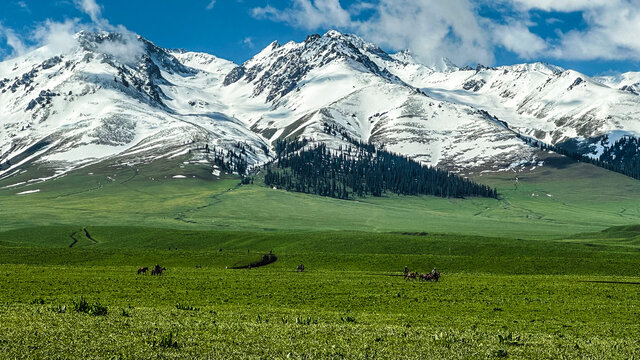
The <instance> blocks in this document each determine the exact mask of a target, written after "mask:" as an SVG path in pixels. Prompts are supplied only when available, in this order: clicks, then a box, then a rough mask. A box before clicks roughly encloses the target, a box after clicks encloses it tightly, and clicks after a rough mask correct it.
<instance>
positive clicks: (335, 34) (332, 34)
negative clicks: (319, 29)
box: [324, 30, 343, 37]
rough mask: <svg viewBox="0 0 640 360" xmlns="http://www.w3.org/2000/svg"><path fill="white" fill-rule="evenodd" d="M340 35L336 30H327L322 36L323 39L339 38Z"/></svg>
mask: <svg viewBox="0 0 640 360" xmlns="http://www.w3.org/2000/svg"><path fill="white" fill-rule="evenodd" d="M342 35H343V34H342V33H341V32H340V31H338V30H329V31H327V32H326V33H325V34H324V36H325V37H339V36H342Z"/></svg>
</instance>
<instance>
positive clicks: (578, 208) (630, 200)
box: [0, 158, 640, 239]
mask: <svg viewBox="0 0 640 360" xmlns="http://www.w3.org/2000/svg"><path fill="white" fill-rule="evenodd" d="M547 162H548V165H547V166H545V167H542V168H538V169H535V170H534V171H532V172H526V173H520V174H516V173H513V172H502V173H497V174H496V173H492V174H483V175H477V176H474V179H475V180H477V181H479V182H483V183H486V184H490V185H492V186H496V187H497V188H498V191H499V193H500V194H501V199H499V200H494V199H481V198H470V199H443V198H435V197H406V196H397V195H393V194H389V195H388V196H385V197H382V198H371V197H369V198H363V199H359V200H355V201H344V200H337V199H332V198H324V197H318V196H314V195H307V194H299V193H290V192H286V191H282V190H273V189H270V188H267V187H264V186H260V185H257V184H256V185H245V186H238V179H237V178H233V177H231V178H223V179H212V176H211V175H210V174H209V172H208V171H205V170H203V169H202V168H198V167H194V166H188V165H187V166H185V167H184V168H180V167H179V166H178V165H171V164H169V163H163V162H156V163H154V164H152V165H151V166H146V167H142V168H138V167H131V166H113V167H112V166H108V167H105V166H101V167H99V168H92V167H89V168H85V169H83V170H82V171H78V172H76V173H72V174H70V175H67V176H65V177H62V178H60V179H57V180H53V181H48V182H45V183H39V184H32V185H27V186H16V187H9V188H6V186H11V185H13V184H16V183H19V182H21V181H23V179H20V178H19V177H18V178H10V179H6V180H3V181H0V199H1V203H0V226H2V229H0V231H3V230H11V229H15V228H23V227H32V226H40V225H80V226H105V225H131V226H145V227H161V228H189V229H201V230H234V231H236V230H244V231H254V232H255V231H275V230H287V231H338V230H358V231H366V232H388V231H417V232H421V231H427V232H437V233H456V234H470V235H482V236H500V237H513V238H527V239H533V238H547V239H549V238H558V237H562V236H569V235H573V234H576V233H585V232H593V231H598V230H602V229H605V228H608V227H612V226H617V225H629V224H637V223H639V222H640V201H639V200H640V182H638V181H637V180H633V179H631V178H628V177H625V176H623V175H619V174H615V173H612V172H609V171H605V170H603V169H600V168H596V167H594V166H591V165H587V164H580V163H572V162H569V161H567V160H563V159H562V158H550V159H548V160H547ZM29 171H31V172H34V171H37V169H30V170H29ZM89 173H91V174H93V175H88V174H89ZM29 174H30V173H29V172H27V173H26V174H23V175H22V176H25V177H26V176H27V175H29ZM167 174H168V175H167ZM171 174H176V175H177V174H180V175H185V176H187V177H188V178H186V179H173V178H172V175H171ZM29 176H31V177H38V176H37V175H35V176H34V174H33V173H31V174H30V175H29ZM515 176H518V177H519V184H518V187H517V189H516V188H515V185H514V178H515ZM258 182H259V181H256V183H258ZM36 189H39V190H40V192H39V193H35V194H27V195H16V194H17V193H20V192H24V191H29V190H36Z"/></svg>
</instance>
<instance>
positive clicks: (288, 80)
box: [225, 31, 535, 169]
mask: <svg viewBox="0 0 640 360" xmlns="http://www.w3.org/2000/svg"><path fill="white" fill-rule="evenodd" d="M407 60H408V58H407V57H406V56H405V59H404V60H403V61H402V62H401V61H399V60H396V59H394V58H393V57H391V56H390V55H388V54H386V53H385V52H384V51H382V50H381V49H379V48H378V47H376V46H374V45H372V44H368V43H366V42H364V41H363V40H362V39H360V38H358V37H356V36H353V35H342V34H340V33H338V32H335V31H330V32H328V33H327V34H325V35H324V36H319V35H313V36H309V37H308V38H307V39H306V40H305V41H304V42H302V43H288V44H286V45H283V46H280V45H279V44H277V43H273V44H271V45H270V46H269V47H267V48H266V49H264V50H263V51H262V52H260V53H259V54H258V55H256V56H255V57H254V58H252V59H251V60H249V61H247V62H246V63H245V64H243V65H242V66H240V67H238V68H236V69H234V70H233V71H232V72H231V73H230V74H229V75H228V76H227V78H226V79H225V87H226V89H227V91H228V92H230V93H244V95H249V94H250V96H251V97H252V98H253V101H254V102H255V104H256V105H254V106H255V107H256V108H258V107H259V105H258V104H260V103H264V104H271V109H270V111H264V110H266V109H262V111H259V112H256V111H244V112H243V113H242V114H241V115H237V116H238V117H239V118H241V119H242V120H243V121H245V122H246V123H247V124H248V125H249V126H251V129H252V130H254V131H256V132H258V133H260V134H261V135H263V136H264V137H265V138H267V139H270V140H272V141H273V140H275V139H278V138H285V137H299V136H303V137H306V138H309V139H313V140H315V141H322V142H325V143H328V144H329V145H330V146H332V147H333V148H336V149H337V148H339V147H340V146H346V145H348V143H347V142H346V139H347V138H349V139H353V140H357V141H364V142H372V143H376V144H378V145H385V146H386V148H387V149H388V150H391V151H395V152H398V153H401V154H404V155H407V156H410V157H412V158H414V159H416V160H418V161H421V162H423V163H425V164H430V165H440V166H446V167H447V168H450V169H462V168H479V167H483V168H504V167H508V166H510V165H511V164H515V163H523V162H532V161H534V159H535V157H534V151H533V150H532V149H531V148H529V147H528V146H527V145H525V144H524V143H523V142H521V141H520V140H519V139H517V137H516V134H514V133H513V132H512V131H510V130H508V129H507V128H505V127H504V125H503V124H502V123H499V122H497V121H495V120H494V119H492V118H491V117H489V116H487V115H486V114H484V113H482V112H480V111H477V110H476V109H473V108H471V107H469V106H464V105H459V104H455V103H451V102H447V101H439V100H436V99H433V98H430V97H428V96H426V95H425V94H423V93H421V92H419V91H417V90H415V89H414V88H413V87H411V86H409V85H407V84H406V83H405V82H404V81H403V80H401V76H400V75H398V74H396V76H394V75H392V74H391V72H390V71H389V68H390V67H392V66H395V68H396V69H401V68H404V67H407V66H410V67H411V68H412V69H419V70H420V71H424V72H425V73H434V72H435V70H432V69H429V68H427V67H425V66H423V65H419V64H418V63H416V62H414V61H413V62H408V61H407ZM455 69H457V68H455ZM455 69H454V68H451V69H449V70H448V71H454V70H455ZM234 113H235V112H234Z"/></svg>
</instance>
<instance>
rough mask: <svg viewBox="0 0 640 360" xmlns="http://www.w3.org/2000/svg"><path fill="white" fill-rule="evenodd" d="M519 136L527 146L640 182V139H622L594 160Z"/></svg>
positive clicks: (627, 137)
mask: <svg viewBox="0 0 640 360" xmlns="http://www.w3.org/2000/svg"><path fill="white" fill-rule="evenodd" d="M518 136H519V137H520V138H521V139H522V140H524V141H525V142H526V143H527V144H529V145H531V146H534V147H537V148H539V149H540V150H543V151H553V152H555V153H558V154H560V155H564V156H566V157H568V158H571V159H573V160H576V161H581V162H585V163H589V164H592V165H595V166H598V167H601V168H603V169H607V170H610V171H614V172H617V173H620V174H623V175H626V176H629V177H632V178H634V179H637V180H640V140H639V139H638V138H635V137H630V136H625V137H622V138H620V139H619V140H618V141H616V142H614V143H613V145H612V146H610V147H605V148H604V151H603V153H602V154H601V155H600V156H599V157H598V158H592V157H590V156H588V155H584V154H581V153H578V152H575V151H571V150H569V149H566V148H563V147H561V146H555V145H550V144H546V143H543V142H542V141H539V140H535V139H532V138H529V137H525V136H521V135H518Z"/></svg>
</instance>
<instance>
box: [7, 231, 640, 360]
mask: <svg viewBox="0 0 640 360" xmlns="http://www.w3.org/2000/svg"><path fill="white" fill-rule="evenodd" d="M86 230H87V231H89V232H90V235H91V237H92V238H93V239H94V240H96V241H97V243H95V242H93V241H91V240H89V239H88V238H86V236H84V235H82V234H84V229H82V228H73V227H46V228H36V229H21V230H14V231H10V232H7V233H4V234H3V235H2V236H3V239H4V240H3V242H2V243H1V244H0V250H1V252H0V264H2V265H1V266H0V288H1V289H3V290H2V291H1V292H0V323H2V324H3V326H2V327H0V353H2V354H3V355H2V356H1V357H3V358H32V359H40V358H50V359H55V358H60V359H64V358H100V359H102V358H105V359H108V358H137V359H148V358H162V359H167V358H175V359H181V358H205V359H224V358H247V359H261V358H281V359H284V358H294V359H303V358H307V359H315V358H349V359H353V358H355V359H366V358H375V359H379V358H394V359H398V358H406V359H425V358H481V359H485V358H501V357H508V358H536V359H559V358H592V359H593V358H595V359H610V358H621V359H631V358H638V357H640V341H639V340H638V339H640V321H639V320H638V319H639V318H640V291H639V288H640V285H638V283H639V282H640V281H639V280H640V278H639V277H640V269H639V267H638V264H639V263H640V251H638V250H639V248H638V242H639V239H640V232H638V229H637V228H633V227H632V228H618V229H612V230H609V231H608V232H607V233H608V234H609V235H611V236H610V237H609V239H608V240H606V241H607V242H609V243H608V244H604V243H601V241H600V240H598V239H595V238H594V237H595V235H594V234H583V235H582V238H583V239H578V238H572V239H568V240H566V241H555V240H553V241H552V240H520V241H516V240H513V239H500V238H482V237H477V236H457V235H435V234H427V235H424V234H402V233H381V234H372V233H361V232H336V233H330V232H319V233H298V232H294V233H285V232H273V233H266V232H261V233H250V232H228V233H224V232H218V231H214V232H207V231H203V232H202V231H189V230H157V229H146V228H132V227H98V228H87V229H86ZM74 232H75V233H76V235H74V236H77V235H78V234H79V235H80V236H77V239H78V241H77V242H75V243H74V245H73V247H69V245H70V244H71V243H72V242H73V240H72V239H71V238H70V237H69V235H70V234H73V233H74ZM614 234H617V235H614ZM629 235H633V236H632V238H635V240H633V241H632V242H631V243H627V244H625V245H624V246H617V245H612V244H610V242H611V241H613V240H612V239H614V238H616V236H624V237H625V238H628V236H629ZM221 248H222V251H220V249H221ZM270 251H273V252H274V253H275V254H276V255H277V256H278V261H276V262H275V263H273V264H271V265H268V266H265V267H260V268H254V269H251V270H231V269H225V267H226V266H237V265H241V264H248V263H250V262H252V261H254V260H255V259H256V258H260V256H261V255H262V254H265V253H268V252H270ZM154 263H160V264H162V265H163V266H166V267H167V269H168V270H167V272H166V273H165V274H164V275H163V276H161V277H153V276H149V275H146V276H145V275H136V269H137V268H138V267H140V266H143V265H145V266H152V265H153V264H154ZM299 263H304V264H305V267H306V268H307V270H306V271H305V272H303V273H298V272H296V271H295V268H296V266H297V265H298V264H299ZM196 265H201V266H202V267H201V268H198V267H196ZM405 265H406V266H409V267H410V268H411V269H415V270H421V271H424V272H426V271H429V270H430V269H431V268H432V267H433V266H437V267H438V268H439V269H440V270H441V271H443V273H444V276H443V278H442V280H441V281H440V282H439V283H421V282H412V281H405V280H404V279H403V277H402V276H400V275H401V270H402V269H403V267H404V266H405ZM82 298H84V299H85V300H87V301H88V302H89V304H93V303H97V304H99V305H100V306H102V307H105V308H106V312H107V313H106V314H105V315H92V313H91V311H89V313H85V312H77V311H75V310H74V303H78V302H79V301H80V300H81V299H82Z"/></svg>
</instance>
